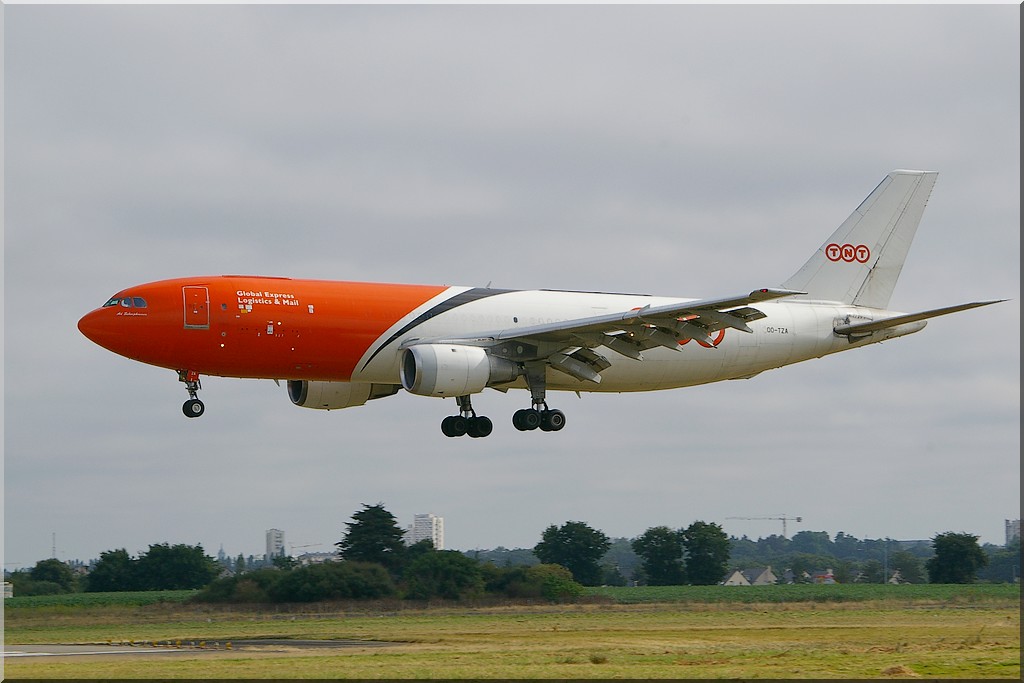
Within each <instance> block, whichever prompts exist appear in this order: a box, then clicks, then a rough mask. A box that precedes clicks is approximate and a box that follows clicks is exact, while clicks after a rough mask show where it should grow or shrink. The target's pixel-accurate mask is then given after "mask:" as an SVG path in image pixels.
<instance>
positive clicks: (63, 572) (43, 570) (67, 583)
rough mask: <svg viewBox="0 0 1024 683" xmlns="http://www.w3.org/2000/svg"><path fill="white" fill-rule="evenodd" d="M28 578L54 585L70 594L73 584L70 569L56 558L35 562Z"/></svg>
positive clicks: (73, 576)
mask: <svg viewBox="0 0 1024 683" xmlns="http://www.w3.org/2000/svg"><path fill="white" fill-rule="evenodd" d="M28 576H29V578H30V579H32V580H33V581H45V582H49V583H55V584H57V585H58V586H60V589H61V591H62V592H65V593H70V592H71V590H72V589H73V588H74V584H75V575H74V574H73V573H72V572H71V567H69V566H67V565H66V564H64V563H63V562H61V561H60V560H58V559H57V558H51V559H49V560H40V561H39V562H36V566H35V567H33V568H32V570H31V571H30V572H29V573H28Z"/></svg>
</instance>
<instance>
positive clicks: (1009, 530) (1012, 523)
mask: <svg viewBox="0 0 1024 683" xmlns="http://www.w3.org/2000/svg"><path fill="white" fill-rule="evenodd" d="M1004 521H1005V522H1006V545H1010V542H1011V541H1012V540H1013V539H1015V538H1020V520H1019V519H1007V520H1004Z"/></svg>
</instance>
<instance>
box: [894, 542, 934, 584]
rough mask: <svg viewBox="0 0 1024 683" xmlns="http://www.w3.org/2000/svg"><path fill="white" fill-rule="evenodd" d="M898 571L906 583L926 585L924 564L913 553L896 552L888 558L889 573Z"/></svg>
mask: <svg viewBox="0 0 1024 683" xmlns="http://www.w3.org/2000/svg"><path fill="white" fill-rule="evenodd" d="M893 571H898V572H899V573H900V578H901V579H903V581H905V582H906V583H927V581H928V580H927V579H926V578H925V573H924V562H922V561H921V560H920V558H918V557H917V556H916V555H914V554H913V553H909V552H907V551H906V550H897V551H896V552H894V553H893V554H892V555H891V556H890V557H889V572H890V575H891V572H893Z"/></svg>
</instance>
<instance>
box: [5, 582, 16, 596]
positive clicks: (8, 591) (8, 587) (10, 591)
mask: <svg viewBox="0 0 1024 683" xmlns="http://www.w3.org/2000/svg"><path fill="white" fill-rule="evenodd" d="M13 597H14V584H13V583H11V582H10V581H4V598H5V599H6V598H13Z"/></svg>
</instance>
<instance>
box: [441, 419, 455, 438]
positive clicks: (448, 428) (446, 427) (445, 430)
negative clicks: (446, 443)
mask: <svg viewBox="0 0 1024 683" xmlns="http://www.w3.org/2000/svg"><path fill="white" fill-rule="evenodd" d="M454 419H455V416H454V415H449V416H448V417H446V418H445V419H443V420H441V433H442V434H444V435H445V436H449V437H451V436H456V434H455V432H453V431H452V420H454Z"/></svg>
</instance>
